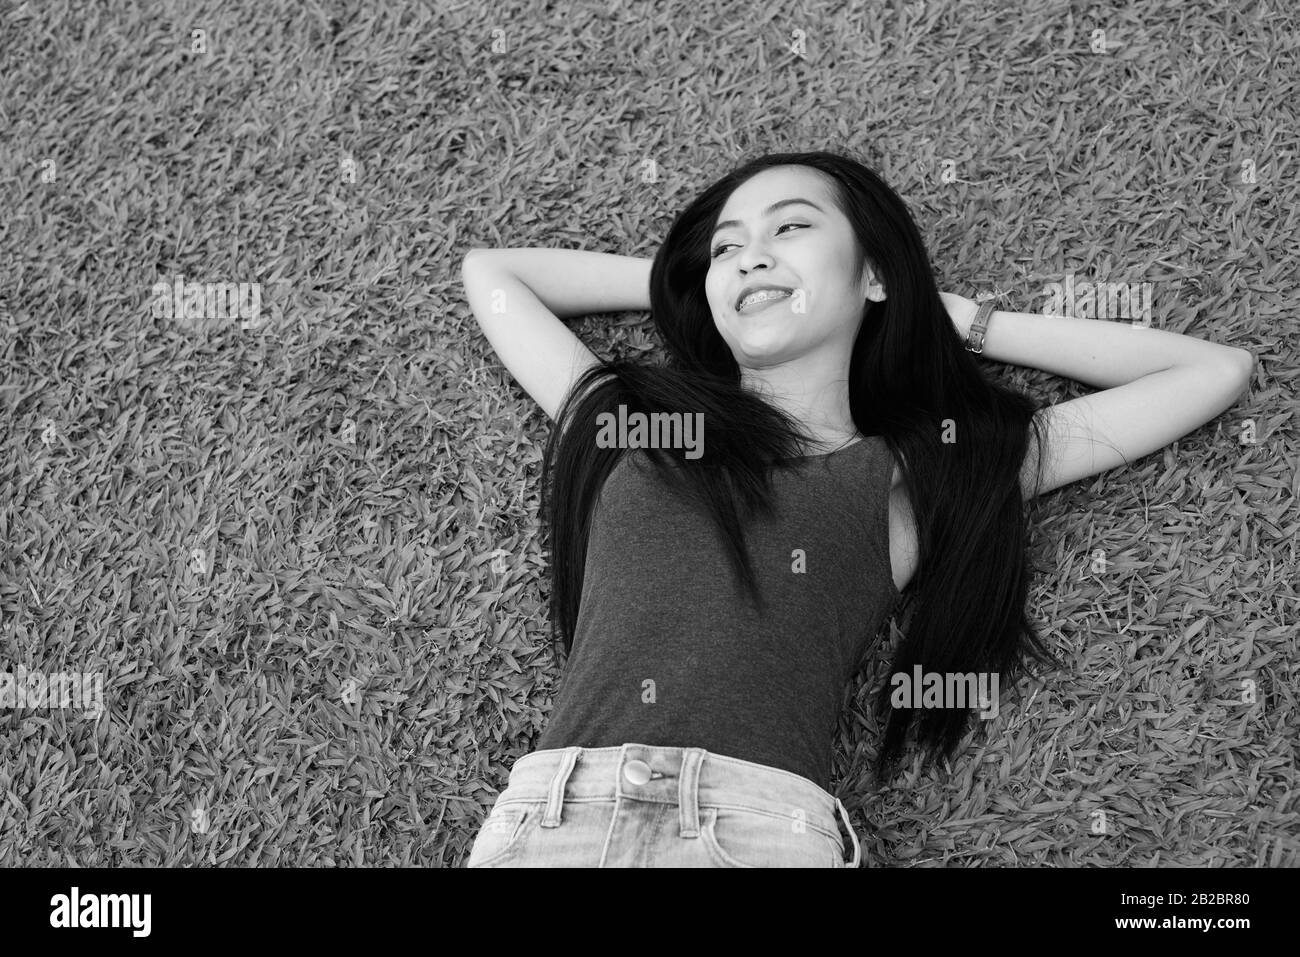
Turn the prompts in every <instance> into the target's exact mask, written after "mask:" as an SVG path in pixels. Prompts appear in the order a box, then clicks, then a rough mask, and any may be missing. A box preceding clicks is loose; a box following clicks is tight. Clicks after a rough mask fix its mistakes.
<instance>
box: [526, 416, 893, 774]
mask: <svg viewBox="0 0 1300 957" xmlns="http://www.w3.org/2000/svg"><path fill="white" fill-rule="evenodd" d="M892 474H893V459H892V457H891V456H890V454H889V449H888V447H887V445H886V444H885V440H884V439H883V438H882V437H880V436H867V437H865V438H863V439H861V440H859V441H857V442H855V443H854V444H852V445H849V446H846V447H844V448H841V449H838V450H837V451H835V452H831V453H829V454H827V455H820V456H810V457H806V458H803V459H798V460H796V464H795V468H794V469H793V470H792V471H789V472H786V471H782V470H777V471H776V472H775V473H774V475H773V488H774V492H775V498H774V506H775V511H774V514H773V515H771V516H756V517H755V518H753V519H751V521H750V523H749V525H748V526H747V527H746V542H747V544H748V547H749V554H750V556H751V559H752V561H753V565H754V573H755V576H756V577H757V580H758V584H759V586H760V588H761V590H762V593H763V595H764V596H765V597H766V601H767V609H766V615H764V614H762V613H760V611H759V610H758V609H757V608H756V607H755V606H754V603H753V601H752V599H751V598H750V597H749V595H748V593H747V592H746V591H745V589H744V587H743V585H742V584H741V582H740V580H739V579H738V578H737V577H736V575H735V573H734V571H733V570H732V568H731V563H730V560H729V558H728V555H727V552H726V548H725V544H724V540H723V538H722V535H721V533H719V532H718V530H717V528H716V527H715V525H714V523H713V521H712V519H711V518H710V517H709V515H708V514H707V513H706V512H704V511H703V510H702V509H701V508H700V507H699V506H698V505H695V504H693V503H690V502H688V501H687V500H686V498H685V497H684V496H681V495H678V494H675V493H674V492H673V491H672V489H671V487H670V486H668V485H667V484H665V483H664V481H663V480H662V479H660V478H659V477H658V476H657V475H656V474H655V471H654V466H653V464H652V463H651V462H650V461H649V460H648V458H647V457H646V455H645V453H644V452H640V451H629V452H627V453H625V454H624V455H623V457H622V459H621V460H620V461H619V463H618V464H617V465H616V466H615V468H614V469H613V470H612V471H611V472H610V474H609V477H608V478H607V479H606V482H605V485H604V487H603V488H602V490H601V493H600V495H599V496H598V498H597V501H596V505H595V508H594V511H593V514H592V525H591V534H590V538H589V540H588V545H587V561H586V569H585V573H584V581H583V589H582V601H581V605H580V609H579V613H578V620H577V628H576V631H575V634H574V641H573V651H572V653H571V655H570V656H569V659H568V663H567V667H566V671H565V674H564V678H563V680H562V682H561V686H560V690H559V694H558V695H557V697H556V700H555V703H554V707H553V708H552V711H551V716H550V721H549V724H548V725H547V727H546V728H545V730H544V731H543V732H542V735H541V737H540V738H539V739H538V742H537V749H538V750H544V749H549V748H565V747H573V746H577V747H584V748H601V747H616V746H619V745H622V744H626V743H637V744H649V745H658V746H669V747H698V748H704V749H705V750H706V751H711V752H713V753H715V754H721V755H725V756H727V757H732V758H739V759H741V760H744V761H752V762H754V763H756V764H763V765H767V766H768V767H774V768H780V769H782V770H785V771H791V772H793V773H795V774H799V775H802V776H803V777H806V778H808V779H809V780H811V781H813V782H814V783H816V784H817V785H819V786H820V787H822V788H823V789H825V790H830V764H831V751H832V746H833V740H834V735H835V729H836V725H837V722H838V720H839V714H840V708H841V704H842V701H843V695H844V691H845V687H846V685H847V683H848V681H849V680H850V679H851V678H852V677H853V675H854V673H855V671H856V670H857V668H858V667H859V665H860V664H861V661H862V657H863V654H864V653H865V651H866V650H867V646H868V643H869V642H870V641H871V639H872V638H873V637H875V636H876V635H877V634H878V633H879V631H880V630H881V628H882V627H883V626H884V624H885V623H886V622H887V621H888V619H889V615H890V613H891V612H892V611H893V608H894V604H895V602H896V601H897V600H898V597H899V593H898V590H897V589H896V588H895V587H894V581H893V577H892V575H891V572H890V562H889V487H890V479H891V476H892Z"/></svg>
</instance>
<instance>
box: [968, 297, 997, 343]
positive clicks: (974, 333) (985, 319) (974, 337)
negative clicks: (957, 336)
mask: <svg viewBox="0 0 1300 957" xmlns="http://www.w3.org/2000/svg"><path fill="white" fill-rule="evenodd" d="M992 315H993V300H992V299H985V300H984V301H983V302H981V303H980V307H979V308H978V309H976V310H975V321H974V322H972V323H971V326H970V331H969V332H968V333H966V351H967V352H974V353H976V354H978V353H981V352H983V351H984V333H985V332H986V331H987V330H988V327H989V318H990V317H991V316H992Z"/></svg>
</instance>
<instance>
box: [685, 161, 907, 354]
mask: <svg viewBox="0 0 1300 957" xmlns="http://www.w3.org/2000/svg"><path fill="white" fill-rule="evenodd" d="M790 200H803V201H804V202H798V203H791V202H789V201H790ZM777 203H781V204H782V205H781V206H779V207H778V208H774V209H771V210H770V211H769V207H772V206H774V205H775V204H777ZM809 203H811V204H813V205H809ZM718 224H719V226H720V227H721V228H719V229H718V230H717V231H716V232H715V233H714V234H713V238H712V239H711V240H710V243H709V249H710V256H711V259H710V262H709V271H708V275H707V276H706V278H705V295H706V297H707V299H708V302H709V309H710V310H711V311H712V313H713V322H714V324H715V325H716V326H717V328H718V332H719V333H720V334H721V335H722V338H723V339H724V340H726V343H727V345H728V346H730V347H731V351H732V354H733V355H734V356H735V357H736V361H737V363H738V364H739V365H740V366H741V368H749V369H760V368H767V367H770V366H775V365H779V364H782V363H786V362H789V361H790V360H792V359H798V358H801V357H803V356H805V355H808V354H810V353H813V352H819V351H822V350H826V349H830V350H834V353H833V354H835V355H843V356H847V355H848V354H849V352H850V350H851V349H852V346H853V340H854V338H855V337H856V336H857V332H858V327H859V326H860V325H861V322H862V316H863V312H864V310H865V307H866V300H867V299H873V300H877V301H879V300H882V299H884V298H885V293H884V290H883V289H882V288H881V287H880V285H879V284H878V283H877V282H876V275H875V273H874V271H873V270H872V269H871V266H870V264H869V263H868V264H865V265H864V266H863V271H862V278H861V279H860V280H859V281H856V282H855V281H854V278H853V277H854V273H855V271H856V263H855V262H854V255H855V249H856V248H857V243H856V241H855V238H854V235H853V229H852V227H850V226H849V221H848V220H847V219H846V218H845V217H844V214H843V213H841V212H840V211H839V210H838V209H837V208H836V206H835V204H834V203H833V202H832V193H831V186H830V185H829V181H828V179H826V178H824V174H822V173H820V172H818V171H817V170H814V169H811V168H809V167H807V166H774V167H771V168H769V169H766V170H764V171H763V172H761V173H758V174H756V175H754V176H752V177H750V178H749V179H748V180H746V181H745V182H744V183H742V184H741V185H740V186H739V187H737V188H736V189H735V190H734V191H733V192H732V194H731V195H730V196H729V197H728V198H727V202H726V204H725V205H724V206H723V208H722V211H721V212H720V213H719V214H718ZM750 286H778V287H782V288H783V290H789V294H788V295H787V294H780V293H778V294H777V295H779V296H780V298H774V299H772V300H769V301H767V302H754V303H747V304H743V305H739V306H738V305H737V300H738V299H739V298H740V297H741V295H742V292H743V291H744V290H745V289H747V288H748V287H750Z"/></svg>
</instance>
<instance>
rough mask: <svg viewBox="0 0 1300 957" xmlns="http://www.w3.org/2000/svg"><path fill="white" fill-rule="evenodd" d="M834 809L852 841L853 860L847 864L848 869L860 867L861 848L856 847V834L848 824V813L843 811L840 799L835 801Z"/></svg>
mask: <svg viewBox="0 0 1300 957" xmlns="http://www.w3.org/2000/svg"><path fill="white" fill-rule="evenodd" d="M835 809H836V810H837V811H838V812H839V814H840V818H841V819H842V820H843V821H844V828H845V830H847V831H848V832H849V837H850V838H852V839H853V860H852V861H851V862H850V863H849V864H848V866H849V867H860V866H861V861H862V848H861V847H860V846H859V845H858V834H857V832H856V831H854V830H853V825H852V824H850V823H849V812H848V811H846V810H845V809H844V805H843V804H841V803H840V799H839V798H836V799H835Z"/></svg>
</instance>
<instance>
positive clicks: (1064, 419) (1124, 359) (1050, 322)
mask: <svg viewBox="0 0 1300 957" xmlns="http://www.w3.org/2000/svg"><path fill="white" fill-rule="evenodd" d="M943 300H944V305H945V306H947V308H948V312H949V315H950V316H951V317H952V319H953V323H954V324H955V325H956V327H957V331H958V333H959V334H960V335H961V336H962V338H963V339H964V338H965V336H966V333H967V331H968V330H969V328H970V324H971V322H972V321H973V320H974V317H975V310H976V308H977V306H976V304H975V303H974V302H973V301H971V300H969V299H965V298H963V297H961V296H953V295H949V294H946V293H945V294H944V295H943ZM983 355H985V356H987V357H989V358H990V359H995V360H997V361H998V362H1007V363H1010V364H1012V365H1019V366H1028V367H1030V368H1034V369H1043V370H1045V371H1047V372H1052V373H1055V374H1056V375H1060V376H1065V377H1067V378H1071V379H1074V380H1075V381H1077V382H1082V383H1084V384H1085V385H1093V386H1097V387H1099V388H1101V389H1102V390H1103V391H1100V392H1097V393H1094V394H1093V395H1087V396H1083V397H1081V398H1078V399H1070V400H1068V401H1066V402H1060V403H1058V404H1056V405H1053V406H1049V407H1048V408H1046V409H1043V410H1041V411H1040V412H1038V413H1037V416H1038V417H1039V418H1040V419H1041V420H1042V421H1043V422H1044V424H1045V425H1046V426H1047V427H1048V428H1047V434H1048V436H1049V439H1048V444H1047V446H1046V449H1045V453H1046V460H1045V463H1044V475H1043V481H1042V483H1041V484H1035V477H1034V475H1033V474H1032V471H1031V469H1032V468H1033V466H1034V464H1035V463H1034V462H1032V461H1030V462H1026V465H1025V474H1024V476H1023V478H1022V485H1023V486H1024V488H1025V495H1026V497H1032V496H1034V495H1041V494H1043V493H1044V492H1048V491H1051V490H1052V489H1054V488H1058V487H1060V486H1062V485H1067V484H1069V483H1070V482H1074V481H1077V480H1079V479H1081V478H1086V477H1088V476H1090V475H1095V474H1097V473H1098V472H1103V471H1105V470H1107V469H1110V468H1114V467H1116V466H1119V465H1128V464H1131V462H1132V461H1134V460H1136V459H1139V458H1141V457H1142V456H1144V455H1149V454H1150V453H1151V452H1154V451H1156V450H1158V449H1161V448H1163V447H1164V446H1166V445H1169V444H1170V443H1171V442H1173V441H1175V440H1176V439H1178V438H1180V437H1182V436H1184V435H1187V434H1188V433H1189V432H1192V431H1194V430H1195V429H1197V428H1199V427H1200V426H1202V425H1204V424H1205V423H1206V422H1209V421H1210V420H1212V419H1213V418H1215V417H1216V416H1218V415H1221V414H1222V413H1223V412H1224V411H1226V410H1227V409H1229V408H1231V407H1232V405H1233V404H1234V403H1235V402H1236V401H1237V399H1238V398H1239V397H1240V396H1241V394H1242V392H1244V391H1245V389H1246V387H1247V386H1248V385H1249V383H1250V376H1251V373H1252V370H1253V369H1254V362H1255V358H1254V356H1253V355H1251V354H1250V353H1249V352H1247V351H1246V350H1245V349H1237V348H1234V347H1232V346H1225V345H1220V344H1218V343H1214V342H1208V341H1206V340H1204V339H1197V338H1195V337H1193V336H1185V335H1181V334H1179V333H1175V332H1166V331H1164V330H1161V329H1151V328H1145V327H1142V326H1134V325H1131V324H1129V323H1126V322H1110V321H1106V320H1098V319H1076V318H1071V317H1066V316H1041V315H1036V314H1034V313H1024V312H1002V311H1000V310H999V311H995V312H994V313H993V315H992V316H991V317H990V319H989V327H988V332H987V333H986V334H985V339H984V352H983Z"/></svg>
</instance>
